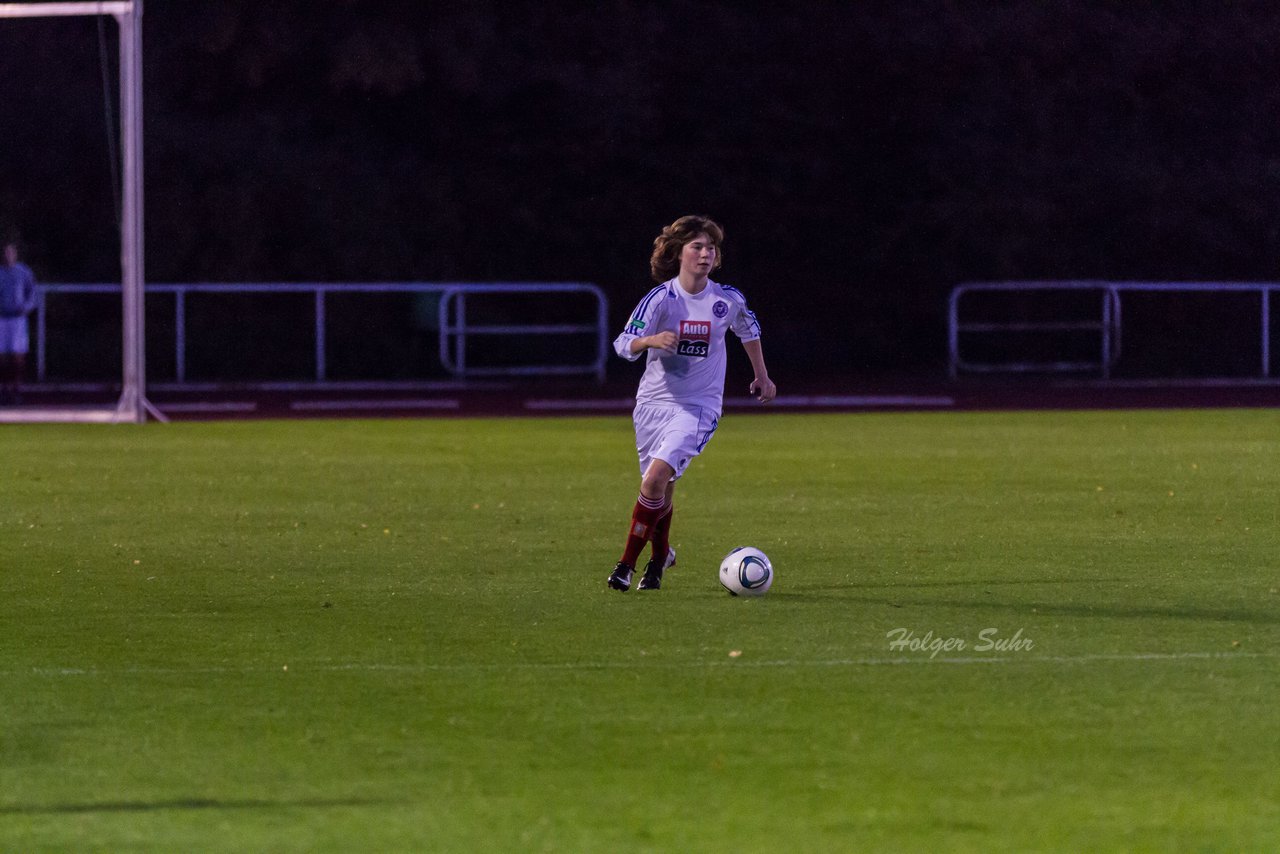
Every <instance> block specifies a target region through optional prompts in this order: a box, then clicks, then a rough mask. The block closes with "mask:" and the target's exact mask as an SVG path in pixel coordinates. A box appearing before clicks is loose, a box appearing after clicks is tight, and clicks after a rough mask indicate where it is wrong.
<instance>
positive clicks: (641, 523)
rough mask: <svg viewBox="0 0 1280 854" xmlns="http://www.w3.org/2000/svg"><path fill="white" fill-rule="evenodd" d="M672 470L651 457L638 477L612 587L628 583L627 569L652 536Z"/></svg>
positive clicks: (632, 568)
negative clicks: (638, 484)
mask: <svg viewBox="0 0 1280 854" xmlns="http://www.w3.org/2000/svg"><path fill="white" fill-rule="evenodd" d="M675 473H676V470H675V469H674V468H672V467H671V464H670V463H668V462H666V461H665V460H659V459H655V460H651V461H650V462H649V465H648V467H647V468H646V469H645V472H644V477H643V478H641V480H640V497H639V498H637V499H636V504H635V507H633V508H632V510H631V526H630V527H629V528H628V529H627V542H626V545H625V546H624V547H623V550H622V557H621V558H619V559H618V564H617V566H615V567H614V569H613V574H611V575H610V576H609V586H610V587H612V588H613V589H615V590H627V589H629V588H630V587H631V573H632V572H634V571H635V566H636V561H637V560H638V559H639V557H640V553H641V552H642V551H644V547H645V544H646V543H648V542H649V540H650V539H651V538H652V537H653V528H654V525H656V524H657V522H658V519H659V518H661V516H662V513H663V510H664V509H665V507H666V494H667V490H666V484H667V483H670V482H671V478H672V477H674V476H675Z"/></svg>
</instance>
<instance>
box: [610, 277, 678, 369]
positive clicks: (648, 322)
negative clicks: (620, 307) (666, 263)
mask: <svg viewBox="0 0 1280 854" xmlns="http://www.w3.org/2000/svg"><path fill="white" fill-rule="evenodd" d="M666 296H667V286H666V285H659V286H658V287H656V288H654V289H653V290H651V291H649V293H647V294H645V296H644V299H642V300H640V303H639V304H638V305H637V306H636V308H635V311H633V312H631V317H630V318H628V320H627V325H626V327H625V328H624V329H623V330H622V334H621V335H619V336H618V337H617V338H615V339H614V341H613V350H614V352H615V353H617V354H618V355H619V356H621V357H622V358H624V359H626V360H627V361H628V362H634V361H636V360H637V359H639V358H640V357H641V356H643V355H644V350H641V351H640V352H638V353H632V352H631V342H632V341H634V340H636V339H637V338H641V337H643V336H645V335H652V334H653V333H654V332H655V331H656V330H657V327H658V321H659V319H660V313H661V311H662V305H663V299H665V298H666Z"/></svg>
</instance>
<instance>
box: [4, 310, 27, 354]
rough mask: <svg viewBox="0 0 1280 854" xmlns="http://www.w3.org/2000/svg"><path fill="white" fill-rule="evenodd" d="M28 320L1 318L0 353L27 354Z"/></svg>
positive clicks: (24, 318)
mask: <svg viewBox="0 0 1280 854" xmlns="http://www.w3.org/2000/svg"><path fill="white" fill-rule="evenodd" d="M28 348H29V342H28V341H27V318H26V317H25V316H23V317H0V353H5V354H8V353H26V352H27V349H28Z"/></svg>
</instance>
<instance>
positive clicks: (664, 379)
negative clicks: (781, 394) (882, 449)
mask: <svg viewBox="0 0 1280 854" xmlns="http://www.w3.org/2000/svg"><path fill="white" fill-rule="evenodd" d="M723 243H724V230H723V229H722V228H721V227H720V226H719V225H717V224H716V223H715V222H713V221H712V220H710V219H708V218H707V217H704V216H683V217H680V219H678V220H676V221H675V222H673V223H671V225H669V226H667V227H666V228H664V229H662V233H661V234H660V235H658V237H657V238H656V239H655V240H654V241H653V256H652V257H651V258H650V259H649V269H650V271H651V273H652V275H653V280H654V281H655V282H661V284H660V285H658V286H657V287H656V288H654V289H653V290H651V291H649V293H647V294H645V297H644V299H642V300H640V304H639V305H638V306H636V310H635V311H634V312H632V314H631V319H630V320H629V321H627V326H626V328H625V329H624V330H623V331H622V334H621V335H619V336H618V337H617V339H616V340H615V341H614V342H613V349H614V350H615V351H616V352H617V353H618V355H619V356H621V357H622V358H624V359H626V360H628V361H632V362H634V361H636V360H637V359H639V358H640V357H641V355H644V356H645V357H646V363H645V369H644V375H643V376H642V377H641V379H640V388H639V390H638V391H637V392H636V407H635V411H634V413H633V418H634V420H635V427H636V451H637V452H638V453H639V455H640V476H641V477H640V497H639V499H638V500H637V501H636V506H635V508H634V510H633V511H632V514H631V527H630V529H629V530H628V533H627V542H626V546H625V548H624V549H623V552H622V558H621V560H619V561H618V565H617V566H615V567H614V569H613V572H612V573H611V574H610V575H609V582H608V583H609V586H610V587H612V588H613V589H614V590H623V591H625V590H629V589H630V588H631V576H632V573H634V572H635V565H636V560H637V558H639V557H640V553H641V552H642V551H643V550H644V547H645V544H646V543H647V542H652V543H653V549H652V553H651V554H650V560H649V563H648V564H647V565H646V566H645V570H644V576H643V577H642V578H641V579H640V589H641V590H657V589H659V588H660V587H661V586H662V573H663V571H664V570H666V569H667V568H668V567H670V566H672V565H674V564H675V562H676V553H675V550H674V549H672V548H671V541H670V536H671V515H672V503H671V499H672V496H673V495H674V493H675V488H676V481H677V480H679V479H680V476H681V475H683V474H684V472H685V469H686V468H688V466H689V463H690V461H692V460H693V458H694V457H696V456H697V455H698V454H700V453H701V452H702V449H703V448H705V447H706V446H707V442H709V441H711V436H712V434H714V433H715V431H716V425H717V424H718V423H719V421H720V410H721V403H722V399H723V397H724V374H725V365H726V364H727V358H726V353H725V340H724V338H725V332H727V331H729V330H733V333H734V334H735V335H737V336H738V338H739V339H741V341H742V346H743V349H745V350H746V351H747V358H748V359H750V360H751V367H752V368H753V369H754V370H755V379H753V380H752V381H751V385H750V387H749V389H748V390H749V391H750V393H751V394H753V395H757V396H758V397H759V400H760V402H761V403H768V402H769V401H771V400H773V398H774V396H775V395H776V394H777V393H778V392H777V388H776V387H775V386H774V384H773V381H772V380H771V379H769V371H768V370H767V369H766V368H765V364H764V351H763V350H762V349H761V346H760V324H759V323H757V322H756V316H755V315H754V314H752V313H751V311H750V310H749V309H748V308H747V301H746V298H745V297H743V295H742V292H741V291H739V290H737V289H736V288H731V287H729V286H728V285H722V284H720V283H718V282H714V281H712V280H711V278H710V275H711V272H712V271H713V270H715V269H716V268H717V267H719V266H720V263H721V261H722V260H723V253H722V252H721V246H722V244H723Z"/></svg>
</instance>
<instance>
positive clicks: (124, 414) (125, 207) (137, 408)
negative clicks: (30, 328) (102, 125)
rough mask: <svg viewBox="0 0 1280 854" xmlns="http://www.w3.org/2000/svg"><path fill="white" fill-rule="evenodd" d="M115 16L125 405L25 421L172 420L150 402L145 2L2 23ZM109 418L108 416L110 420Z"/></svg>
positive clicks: (66, 8)
mask: <svg viewBox="0 0 1280 854" xmlns="http://www.w3.org/2000/svg"><path fill="white" fill-rule="evenodd" d="M96 15H111V16H113V17H114V18H115V19H116V23H117V24H118V25H119V28H120V137H121V159H122V160H123V161H124V170H123V173H124V174H123V188H122V190H123V192H122V198H121V208H122V210H121V220H120V273H121V277H120V295H121V305H122V308H123V318H122V333H123V338H124V353H123V356H124V359H123V366H124V372H123V376H122V378H121V379H122V382H121V392H120V401H119V403H118V404H117V405H116V408H115V409H114V410H112V411H109V412H105V413H104V412H101V411H83V410H81V411H79V417H77V413H76V412H63V413H61V414H57V413H54V412H52V411H50V412H49V413H48V416H49V417H45V418H41V417H39V416H40V413H38V412H34V413H30V415H32V416H33V417H31V418H26V419H23V420H33V421H34V420H61V421H77V420H79V421H104V420H107V421H117V422H119V421H131V422H135V423H139V424H140V423H142V422H144V421H146V419H147V414H148V413H150V414H151V415H152V416H154V417H155V418H156V419H157V420H159V421H167V420H168V419H167V418H165V417H164V415H163V414H162V413H161V412H160V411H159V410H158V409H156V408H155V407H154V406H153V405H152V404H151V402H150V401H149V400H147V393H146V388H147V382H146V349H145V334H144V333H145V321H146V317H145V311H144V300H145V291H144V282H145V281H146V279H145V278H144V275H143V266H142V257H143V256H142V199H143V197H142V0H118V2H74V3H0V18H49V17H71V16H96ZM104 416H105V417H104Z"/></svg>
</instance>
